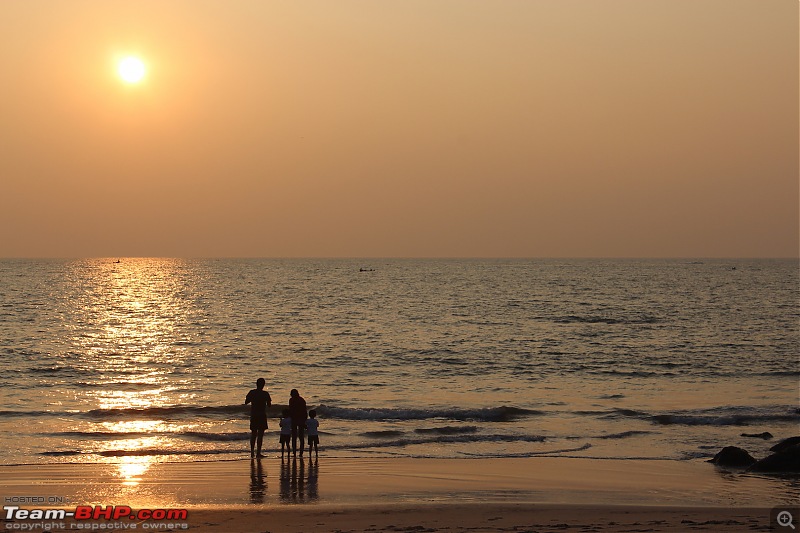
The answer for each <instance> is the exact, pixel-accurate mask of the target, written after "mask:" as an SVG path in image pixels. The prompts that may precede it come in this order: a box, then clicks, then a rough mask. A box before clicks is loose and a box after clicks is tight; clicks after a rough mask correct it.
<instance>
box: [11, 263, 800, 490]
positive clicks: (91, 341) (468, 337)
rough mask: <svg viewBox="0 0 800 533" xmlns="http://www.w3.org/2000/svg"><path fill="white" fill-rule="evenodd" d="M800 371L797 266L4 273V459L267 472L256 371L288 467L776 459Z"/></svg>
mask: <svg viewBox="0 0 800 533" xmlns="http://www.w3.org/2000/svg"><path fill="white" fill-rule="evenodd" d="M799 355H800V270H799V269H798V260H797V259H786V260H779V259H776V260H760V259H759V260H751V259H726V260H693V259H670V260H633V259H624V260H622V259H620V260H605V259H603V260H600V259H592V260H590V259H585V260H577V259H569V260H557V259H508V260H503V259H475V260H467V259H451V260H447V259H147V258H119V259H118V258H106V259H75V260H60V259H59V260H56V259H53V260H2V261H0V464H3V465H23V464H40V463H57V462H67V463H103V462H108V463H119V464H122V465H125V466H126V467H127V468H128V471H130V472H132V473H134V474H135V473H137V472H141V471H142V470H143V469H147V468H149V467H150V466H152V465H153V464H154V463H158V462H183V461H192V462H195V461H222V460H240V459H244V458H249V435H250V433H249V418H248V417H249V407H248V406H245V405H244V399H245V395H246V394H247V392H248V391H249V390H250V389H252V388H254V387H255V381H256V379H258V378H261V377H263V378H264V379H265V380H266V382H267V386H266V389H267V390H268V391H269V393H270V395H271V397H272V402H273V406H272V410H271V412H270V419H269V429H268V430H267V432H266V436H265V453H266V454H267V455H268V456H273V457H275V456H277V455H279V453H280V452H279V448H278V432H279V426H278V421H279V416H280V413H281V410H282V408H284V407H286V405H287V403H288V399H289V391H290V390H291V389H297V390H298V391H299V392H300V394H301V395H302V396H303V397H304V398H305V400H306V402H307V404H308V406H309V408H313V409H315V410H316V411H317V419H318V420H319V422H320V424H319V427H320V455H321V456H322V457H325V456H328V457H353V458H358V457H373V458H378V457H416V458H428V457H432V458H484V457H487V458H488V457H490V458H502V457H581V458H591V459H596V460H598V461H600V460H607V459H623V460H624V459H635V460H651V459H652V460H671V461H696V462H701V461H706V460H708V459H709V458H711V457H713V456H714V454H716V453H717V452H718V451H719V450H720V449H721V448H722V447H724V446H729V445H736V446H740V447H743V448H745V449H747V450H748V451H750V453H751V454H752V455H754V456H755V457H756V458H759V457H764V456H766V455H767V454H768V453H769V447H770V446H772V445H774V444H775V443H776V442H778V441H780V440H781V439H783V438H786V437H791V436H794V435H798V434H800V408H799V405H798V383H799V382H798V377H799V376H800V365H799V364H798V362H799V359H798V356H799ZM763 432H769V433H770V434H771V435H772V436H773V438H772V439H763V438H757V437H752V436H746V435H754V434H760V433H763ZM709 467H710V468H711V466H710V465H709Z"/></svg>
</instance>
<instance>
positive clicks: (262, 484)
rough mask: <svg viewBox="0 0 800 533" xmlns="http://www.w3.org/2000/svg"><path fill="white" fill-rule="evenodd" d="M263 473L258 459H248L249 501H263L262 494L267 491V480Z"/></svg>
mask: <svg viewBox="0 0 800 533" xmlns="http://www.w3.org/2000/svg"><path fill="white" fill-rule="evenodd" d="M266 479H267V478H266V476H265V475H264V466H263V465H262V464H261V461H260V460H251V461H250V501H251V502H253V503H264V496H265V494H266V493H267V481H266Z"/></svg>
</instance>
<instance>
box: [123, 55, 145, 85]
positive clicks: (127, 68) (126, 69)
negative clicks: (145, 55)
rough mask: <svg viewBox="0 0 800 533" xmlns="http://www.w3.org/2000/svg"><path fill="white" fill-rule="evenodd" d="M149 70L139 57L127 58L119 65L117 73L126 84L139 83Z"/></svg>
mask: <svg viewBox="0 0 800 533" xmlns="http://www.w3.org/2000/svg"><path fill="white" fill-rule="evenodd" d="M146 71H147V69H146V68H145V66H144V63H143V62H142V60H141V59H139V58H138V57H133V56H130V57H126V58H124V59H123V60H121V61H120V62H119V63H118V64H117V73H118V74H119V77H120V78H122V81H124V82H125V83H139V82H140V81H142V79H143V78H144V75H145V73H146Z"/></svg>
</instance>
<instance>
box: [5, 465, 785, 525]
mask: <svg viewBox="0 0 800 533" xmlns="http://www.w3.org/2000/svg"><path fill="white" fill-rule="evenodd" d="M117 459H119V460H120V461H119V462H117V463H93V464H48V465H19V466H4V467H0V473H1V474H2V476H1V477H0V495H2V496H3V497H4V498H18V500H17V502H15V503H14V504H15V505H18V506H19V507H20V508H22V509H32V508H35V507H37V505H38V506H40V507H50V508H58V509H65V510H67V511H70V510H72V509H74V507H75V506H78V505H103V506H108V505H118V506H119V505H123V506H130V507H131V508H132V509H134V510H138V509H187V510H188V517H187V518H186V519H185V520H176V521H175V522H176V523H177V525H176V526H174V527H173V530H175V531H178V530H181V529H183V527H184V526H185V527H188V528H189V529H193V530H197V531H220V532H221V531H226V532H230V531H234V532H235V531H243V532H244V531H259V532H263V531H269V532H273V533H274V532H278V531H335V530H340V531H561V530H565V531H570V530H574V531H690V530H692V531H703V530H706V531H717V530H723V529H724V530H725V531H757V530H766V529H768V527H769V517H770V508H772V507H775V506H778V505H786V504H790V503H791V502H793V501H797V495H798V488H797V483H796V480H795V482H793V481H792V480H786V479H770V478H764V477H757V476H751V475H748V474H744V473H741V472H726V471H721V470H718V469H716V468H715V467H714V466H712V465H709V464H707V463H702V462H679V461H631V460H592V459H577V458H524V459H507V458H506V459H406V458H403V459H345V458H327V457H322V458H320V459H318V460H309V459H308V458H304V459H303V460H299V458H298V460H297V461H294V460H285V461H282V460H281V459H280V458H278V457H267V458H265V459H262V460H260V461H255V460H254V461H251V460H250V459H243V460H233V461H215V462H194V463H155V462H151V458H150V457H125V458H117ZM28 497H30V498H37V499H39V498H41V499H42V500H39V502H40V503H38V504H37V503H25V500H24V498H28ZM20 498H21V499H22V503H19V502H20V500H19V499H20ZM34 501H36V500H34ZM8 502H9V500H6V504H5V505H9V503H8ZM125 518H126V520H124V521H123V522H124V524H127V525H129V526H130V525H134V524H138V525H139V526H140V527H139V528H138V529H143V528H148V529H149V526H150V525H153V522H152V521H142V520H139V519H136V520H127V517H125ZM15 522H16V523H17V525H19V524H21V523H23V522H25V521H20V520H17V521H15ZM28 522H30V523H32V521H28ZM102 522H104V520H100V521H99V522H97V523H98V524H100V523H102ZM105 522H108V521H105ZM65 524H66V525H67V529H69V527H70V522H69V521H68V520H67V521H65ZM84 524H86V522H84ZM12 525H13V524H12V522H9V521H6V523H5V524H4V529H6V530H8V529H10V526H12ZM162 525H163V524H162ZM162 530H164V529H162Z"/></svg>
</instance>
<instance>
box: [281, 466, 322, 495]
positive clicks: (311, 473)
mask: <svg viewBox="0 0 800 533" xmlns="http://www.w3.org/2000/svg"><path fill="white" fill-rule="evenodd" d="M316 463H317V461H310V463H309V469H308V478H307V479H308V485H306V464H305V460H304V459H303V458H302V457H301V458H300V459H299V460H298V459H297V458H295V457H292V458H291V462H290V459H289V458H288V457H287V458H286V461H283V460H282V461H281V501H282V502H283V503H305V502H306V501H307V500H308V501H312V500H316V499H317V498H319V495H318V488H317V487H318V484H317V475H318V472H319V470H318V467H317V464H316ZM306 491H307V492H306Z"/></svg>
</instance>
